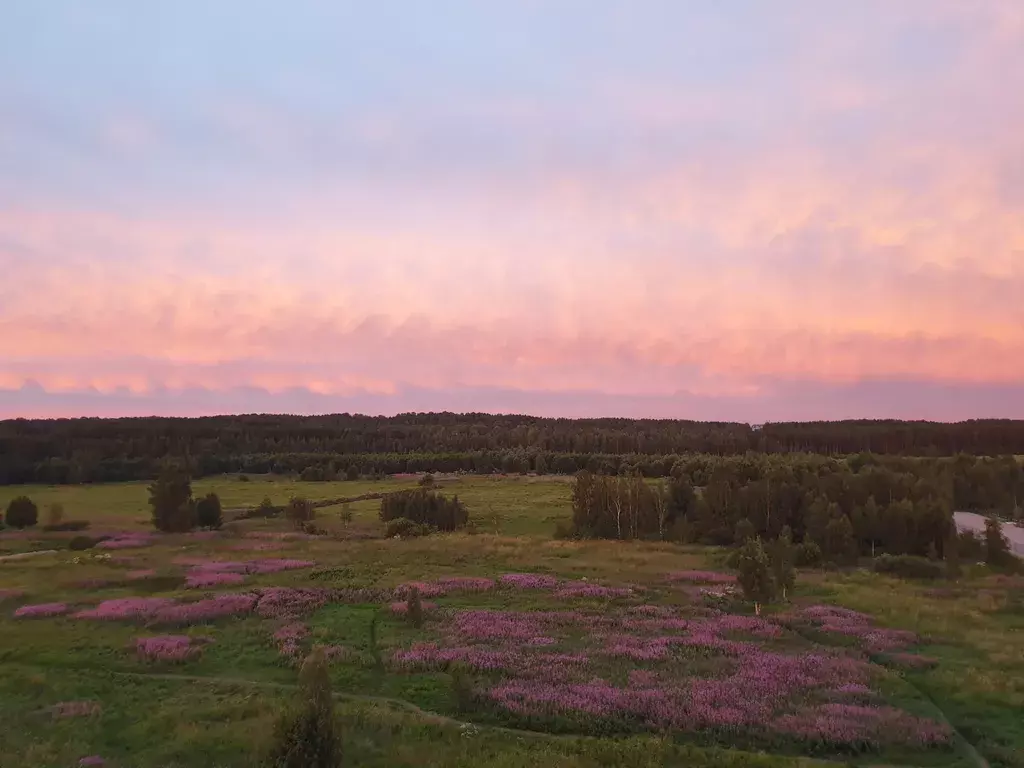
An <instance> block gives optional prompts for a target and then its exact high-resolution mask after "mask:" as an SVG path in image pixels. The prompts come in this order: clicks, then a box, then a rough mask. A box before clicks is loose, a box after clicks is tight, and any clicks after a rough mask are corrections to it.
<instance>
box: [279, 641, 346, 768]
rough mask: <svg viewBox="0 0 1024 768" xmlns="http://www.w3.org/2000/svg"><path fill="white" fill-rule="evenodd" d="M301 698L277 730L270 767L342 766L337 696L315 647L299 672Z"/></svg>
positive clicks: (326, 767)
mask: <svg viewBox="0 0 1024 768" xmlns="http://www.w3.org/2000/svg"><path fill="white" fill-rule="evenodd" d="M299 684H300V686H301V692H300V695H299V699H298V701H296V702H295V704H294V705H293V706H292V707H291V709H290V710H289V711H287V712H285V713H284V714H283V715H282V717H281V718H280V720H279V721H278V723H277V725H276V727H275V729H274V736H273V742H272V746H271V748H270V754H269V757H268V760H267V765H268V767H270V768H338V766H340V765H341V744H340V741H339V739H338V735H337V733H336V732H335V728H334V699H333V696H332V693H331V679H330V676H329V675H328V671H327V662H326V660H325V658H324V655H323V652H322V651H320V650H315V651H313V653H311V654H310V655H309V656H308V657H307V658H306V660H305V661H304V662H303V663H302V669H301V671H300V672H299Z"/></svg>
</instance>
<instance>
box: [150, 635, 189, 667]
mask: <svg viewBox="0 0 1024 768" xmlns="http://www.w3.org/2000/svg"><path fill="white" fill-rule="evenodd" d="M199 650H200V649H199V647H198V646H196V645H193V643H192V638H190V637H188V636H187V635H158V636H156V637H139V638H136V640H135V652H136V653H137V654H138V656H139V658H140V659H142V660H143V661H170V662H179V661H187V660H188V659H190V658H191V657H193V656H195V655H196V654H197V653H199Z"/></svg>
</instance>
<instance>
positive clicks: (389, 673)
mask: <svg viewBox="0 0 1024 768" xmlns="http://www.w3.org/2000/svg"><path fill="white" fill-rule="evenodd" d="M172 480H173V473H168V474H166V475H163V476H162V478H161V479H157V480H156V481H154V482H152V483H143V482H134V483H117V484H102V485H84V486H52V487H51V486H18V487H11V488H6V489H0V508H3V509H7V507H8V506H9V504H10V503H11V502H13V501H14V500H15V499H16V498H18V497H27V498H28V499H30V500H31V501H32V503H33V504H34V505H36V507H37V508H38V509H39V510H47V509H49V508H50V507H51V506H52V505H54V504H59V505H61V510H62V514H61V519H62V520H64V521H66V520H76V521H87V522H88V526H89V527H88V529H87V530H84V531H82V530H54V529H52V526H49V525H46V524H45V523H46V515H45V514H43V515H41V516H40V520H39V521H38V523H37V524H36V525H34V526H26V527H23V528H8V529H6V530H4V531H2V532H0V555H2V556H4V557H5V559H4V560H3V561H0V599H2V602H0V633H2V636H3V638H4V641H3V643H2V646H0V664H2V667H3V671H4V675H3V676H2V678H0V721H2V722H3V723H4V728H3V730H2V734H3V735H2V737H0V738H2V742H0V753H2V755H3V765H4V766H5V768H6V766H12V767H13V768H22V767H26V768H27V766H32V767H33V768H36V767H37V766H54V767H56V766H71V765H76V764H82V765H89V764H101V763H99V762H97V761H100V760H102V761H104V763H105V764H106V765H108V766H140V767H143V768H144V767H145V766H162V767H166V766H199V765H202V766H212V765H216V766H252V765H258V764H267V765H298V764H300V763H298V762H295V760H307V763H308V764H324V765H327V764H341V765H360V766H366V765H369V766H373V765H380V766H402V765H408V766H413V765H437V766H442V765H443V766H452V765H456V766H457V765H465V766H469V765H473V766H478V765H494V766H520V765H522V766H526V765H537V764H544V765H555V766H598V765H640V766H644V765H679V766H684V765H686V766H692V765H697V766H700V765H736V766H747V765H749V766H770V765H779V766H783V765H804V764H807V765H810V764H812V763H815V762H819V761H823V764H824V763H828V762H835V761H840V762H843V763H854V764H863V765H880V764H889V765H896V764H900V765H936V766H938V765H942V766H981V765H983V764H984V763H983V762H982V761H987V763H988V764H989V765H992V766H998V767H1003V766H1005V767H1007V768H1020V767H1021V766H1024V726H1022V722H1021V719H1020V717H1019V713H1020V711H1022V709H1024V648H1022V646H1021V643H1020V642H1019V635H1020V633H1021V630H1022V629H1024V610H1022V608H1024V580H1022V577H1021V576H1019V575H1015V574H1013V573H1012V571H1013V562H1015V561H1012V560H999V562H993V563H992V564H991V565H989V564H985V563H984V562H979V561H983V560H984V558H985V553H986V551H987V549H986V547H987V544H986V542H983V541H978V540H976V541H975V544H976V545H977V546H979V547H980V549H979V550H978V551H977V552H976V553H972V554H971V555H968V554H967V553H964V552H962V550H961V548H960V547H955V548H954V550H947V553H948V552H949V551H956V552H957V553H958V554H957V567H956V569H955V572H954V571H953V570H951V569H950V568H949V567H948V562H947V561H946V560H943V559H942V557H941V556H940V555H941V554H942V553H939V552H935V551H932V552H931V553H930V554H931V556H932V559H929V553H928V552H925V553H924V554H922V555H913V554H905V553H904V554H900V553H896V552H895V548H894V553H890V554H889V555H888V557H890V558H898V557H905V558H906V557H910V558H914V557H917V558H918V560H912V561H910V562H911V565H910V566H896V565H893V564H892V563H891V562H889V561H885V560H882V558H881V554H880V552H881V549H882V547H880V541H876V542H875V549H876V550H878V551H876V553H875V555H876V556H875V557H874V558H872V557H871V547H870V546H869V545H870V543H871V542H868V541H860V542H859V543H856V542H857V539H858V537H857V536H854V540H855V543H856V546H855V548H854V549H853V550H852V551H847V552H846V553H845V554H846V555H847V557H845V558H844V557H830V556H829V553H830V552H831V551H832V550H831V549H830V547H829V545H827V544H826V541H827V540H828V539H829V537H828V536H823V540H822V545H823V552H824V553H825V554H823V557H822V561H821V562H820V563H818V564H815V565H813V566H811V567H806V566H805V567H797V568H795V569H794V566H795V565H796V564H797V563H799V562H801V560H800V556H799V548H800V546H801V545H802V544H803V543H804V541H803V539H804V538H805V537H807V530H806V529H807V526H806V524H804V526H803V527H802V528H798V527H797V526H790V525H789V523H791V522H795V520H789V521H786V522H784V523H783V524H782V525H781V526H780V527H779V528H778V529H777V530H776V529H775V528H774V527H768V526H766V525H765V522H766V521H765V520H764V519H762V518H758V517H757V516H751V515H750V514H749V513H748V512H744V511H743V508H742V506H740V507H739V508H738V509H737V510H734V511H731V512H729V519H728V525H729V526H731V528H730V531H729V535H728V537H725V536H724V535H723V536H722V538H721V540H720V541H717V542H716V541H714V540H712V539H710V538H709V537H708V536H707V535H706V534H705V533H701V534H700V535H692V534H691V535H686V536H676V535H669V534H668V531H669V530H671V529H672V528H673V527H675V526H674V523H675V521H673V524H672V525H664V523H666V522H668V521H667V520H662V523H663V524H662V525H661V526H660V527H659V526H658V525H657V522H656V518H648V517H646V513H643V514H637V515H635V518H636V521H637V523H636V525H637V528H636V531H635V533H636V535H635V536H633V535H626V534H625V533H621V534H620V530H621V529H620V527H619V525H615V526H611V524H610V523H609V522H608V520H612V519H613V517H614V515H615V512H616V510H617V509H618V507H619V501H621V503H622V507H623V509H624V510H626V511H627V512H628V510H629V509H630V506H629V505H630V503H631V501H630V500H631V499H634V498H635V499H646V500H648V501H649V502H650V504H652V505H653V506H652V508H653V509H654V510H655V511H657V510H658V509H661V507H659V506H658V505H659V504H661V502H660V501H652V500H651V499H653V498H654V497H655V496H657V497H660V498H661V499H662V500H663V501H664V505H665V506H664V510H663V514H667V511H666V510H668V509H669V507H671V506H672V505H673V504H678V502H679V500H680V499H685V501H686V504H685V505H684V506H682V507H680V506H678V505H677V506H676V507H675V509H676V511H677V512H678V513H679V514H680V515H681V516H680V517H679V519H680V520H683V521H689V524H690V529H691V530H693V526H698V530H701V529H699V526H700V524H701V523H700V521H701V520H702V519H703V518H702V517H701V516H702V515H705V514H706V510H703V509H702V511H700V513H699V514H697V513H696V512H695V511H694V510H696V509H698V508H700V504H701V503H709V502H706V501H705V499H706V497H707V496H708V491H707V484H704V485H700V484H694V483H692V476H691V475H685V476H682V475H680V476H678V477H676V478H673V480H672V482H669V481H661V482H659V481H657V480H645V481H642V482H640V484H639V485H637V483H636V481H635V480H630V479H629V477H628V476H626V477H625V479H622V480H619V479H615V478H613V479H611V480H608V481H603V480H602V481H601V482H606V483H608V486H607V488H606V489H605V490H606V491H607V492H608V493H609V494H610V495H607V496H605V497H604V499H605V500H604V501H603V502H602V503H601V504H600V505H595V506H594V507H593V508H592V509H590V510H589V512H588V514H590V516H584V517H583V519H585V520H591V521H593V520H598V522H600V526H603V527H601V530H600V531H598V530H597V528H596V527H591V528H589V529H586V530H584V529H583V528H580V527H579V522H580V519H581V515H582V512H581V499H583V498H591V499H593V498H594V494H589V496H588V495H587V494H585V493H584V492H583V491H582V490H581V485H580V480H574V479H572V478H566V477H529V476H511V477H497V476H494V477H478V476H473V475H468V476H447V475H438V476H437V477H436V478H434V479H433V482H428V483H424V481H423V478H421V477H412V476H408V477H398V478H389V479H385V480H377V481H373V480H338V481H334V482H325V481H305V482H304V481H301V480H288V479H284V478H280V477H272V476H254V475H251V476H248V477H247V478H246V479H241V478H239V477H238V476H237V475H232V476H218V477H205V478H202V479H198V480H195V481H192V482H190V483H189V487H188V491H187V493H185V491H184V490H183V489H182V488H181V487H179V486H175V485H174V484H173V483H172V482H171V481H172ZM181 480H182V477H181V476H179V478H178V482H179V484H180V481H181ZM582 482H583V483H584V484H585V483H587V482H591V483H593V482H594V481H593V480H592V479H587V478H585V477H584V479H583V481H582ZM168 483H170V485H169V486H168V485H167V484H168ZM673 483H677V484H678V485H676V486H675V490H673ZM688 487H691V488H692V496H691V495H690V494H689V493H686V492H685V489H686V488H688ZM614 489H623V493H624V494H626V495H624V496H623V497H622V498H619V497H617V496H616V493H617V491H616V490H614ZM626 489H629V490H626ZM681 489H682V490H681ZM713 493H714V492H712V494H711V495H712V496H713ZM673 494H675V496H673ZM211 495H215V497H216V499H217V501H218V502H219V507H217V509H218V510H219V511H220V512H221V518H220V521H219V522H220V525H219V526H218V525H217V524H216V516H214V515H213V512H212V509H213V508H214V507H215V506H216V505H214V503H213V500H212V497H211ZM186 496H187V497H188V499H191V501H190V502H189V501H187V500H186V499H185V497H186ZM382 496H383V498H381V497H382ZM456 497H457V498H458V502H457V504H458V506H457V507H455V506H454V499H455V498H456ZM355 498H361V500H357V501H348V502H346V501H344V500H345V499H355ZM428 498H443V499H445V500H446V503H445V504H441V503H440V502H439V501H436V502H427V501H425V500H426V499H428ZM673 498H675V499H676V501H675V502H673ZM922 498H928V496H927V495H924V496H922ZM174 499H177V500H178V501H177V503H176V504H175V503H171V502H170V501H167V500H174ZM395 499H400V500H403V501H395ZM735 499H736V497H734V501H735ZM264 500H268V501H269V503H268V504H265V505H263V508H264V511H265V514H262V515H257V514H253V510H255V509H257V508H259V507H260V506H261V503H262V502H264ZM295 500H299V501H302V502H305V503H304V504H302V505H301V506H302V508H303V510H304V511H303V519H302V520H301V521H299V522H300V523H301V524H297V523H296V520H295V519H294V516H293V515H291V514H289V513H288V511H287V510H289V509H290V508H292V507H293V505H294V502H295ZM321 500H327V501H329V502H336V503H332V504H330V505H327V506H321V505H318V502H320V501H321ZM410 500H411V501H410ZM645 503H646V502H645ZM830 503H832V502H830ZM834 503H836V504H837V505H838V506H839V509H840V512H839V514H841V515H842V516H843V518H844V519H847V520H848V519H849V518H848V516H847V515H846V514H845V512H843V509H842V504H841V502H840V501H836V502H834ZM20 504H21V506H22V507H24V503H23V502H20ZM637 504H638V505H639V504H640V502H639V501H637ZM813 504H814V501H813V500H812V501H811V502H810V503H809V504H808V506H807V509H810V507H811V506H813ZM161 505H164V507H163V508H164V509H165V511H167V510H170V513H171V515H170V516H171V517H174V515H176V514H179V513H181V514H185V515H186V519H187V520H188V525H187V526H186V525H183V526H181V527H182V528H183V529H182V530H177V529H178V528H179V526H178V525H172V526H171V528H172V530H170V531H168V532H164V531H161V530H159V529H158V528H157V527H156V526H154V522H155V521H156V520H157V519H159V516H156V517H155V514H156V512H157V510H158V509H160V508H161ZM396 505H398V506H401V507H402V510H404V511H397V510H398V507H397V506H396ZM734 506H735V505H722V507H721V508H722V509H723V510H726V509H730V510H731V509H733V507H734ZM912 506H914V505H912ZM924 506H927V505H924ZM201 508H202V509H204V510H205V511H204V516H203V518H202V520H203V521H205V522H204V523H203V524H202V525H200V522H201V521H200V516H199V514H198V512H199V510H200V509H201ZM636 509H639V506H637V507H636ZM182 510H185V512H184V513H183V512H182ZM389 510H390V511H389ZM409 510H415V511H414V512H410V511H409ZM453 511H457V512H458V514H459V515H461V514H463V513H464V514H465V516H466V520H465V521H464V523H463V522H462V521H461V517H458V519H457V522H458V524H457V525H454V526H453V525H447V524H446V525H439V524H437V523H438V521H450V520H452V519H453V518H452V517H451V513H452V512H453ZM832 511H833V512H835V510H832ZM382 513H383V514H382ZM591 513H592V514H591ZM409 514H413V515H414V516H418V517H419V519H418V520H415V521H414V523H415V524H416V525H423V526H425V527H427V528H429V530H428V531H426V533H428V535H422V536H421V535H402V534H401V533H399V534H397V535H392V536H387V535H386V534H387V533H388V525H389V524H390V523H393V522H394V520H395V519H409V518H408V517H406V516H407V515H409ZM740 514H742V515H743V516H740ZM190 515H194V516H190ZM431 515H436V516H439V517H436V518H432V517H431ZM593 515H597V516H598V517H597V518H595V517H594V516H593ZM609 515H611V516H612V517H608V516H609ZM602 516H603V517H602ZM606 518H607V519H606ZM621 519H622V517H621V514H620V517H619V520H620V521H621ZM626 519H627V520H629V519H630V518H629V517H628V515H627V518H626ZM648 519H650V520H651V521H653V522H651V523H648V522H644V521H646V520H648ZM57 522H58V525H59V523H60V521H57ZM779 522H783V521H779ZM774 524H775V521H774V519H773V523H772V526H774ZM600 526H598V527H600ZM452 527H454V528H455V530H452V531H443V530H440V529H443V528H452ZM719 527H721V528H722V529H723V530H724V529H725V528H726V527H728V526H727V525H726V521H725V520H724V519H723V521H722V522H721V526H719V525H718V523H717V522H716V524H715V526H714V527H713V528H709V529H708V530H718V529H719ZM827 527H828V524H827V523H826V525H825V528H827ZM44 528H50V530H44ZM627 529H628V526H627ZM599 533H600V534H601V535H608V536H610V537H611V538H610V539H605V538H596V536H597V535H598V534H599ZM627 533H628V530H627ZM716 535H717V534H716ZM83 539H84V543H83V542H82V540H83ZM76 541H78V542H79V544H78V545H77V546H76V547H72V544H73V542H76ZM939 543H942V542H939ZM734 545H735V546H734ZM840 549H841V548H840ZM47 550H50V552H49V553H46V551H47ZM29 552H43V553H42V554H36V555H32V556H29V557H18V555H24V554H25V553H29ZM840 554H843V552H842V551H840ZM961 554H962V555H963V556H960V555H961ZM11 555H14V556H16V557H14V558H13V559H11V558H10V556H11ZM936 557H937V560H938V562H939V566H938V567H933V568H931V569H929V568H927V567H925V568H921V567H920V562H922V561H923V562H924V563H934V562H936ZM999 557H1005V555H1000V556H999ZM880 560H881V561H882V563H883V565H882V566H881V567H876V564H877V562H878V561H880ZM829 561H831V562H829ZM300 670H304V671H303V672H302V674H300ZM325 691H326V693H325ZM325 697H326V698H325ZM325 723H326V724H327V725H325ZM303 734H305V735H303ZM297 745H298V746H297ZM303 750H307V751H303ZM308 750H311V751H308ZM328 754H329V755H331V756H332V757H330V758H329V759H330V760H335V761H340V763H338V762H335V763H330V762H324V763H314V762H310V761H313V760H314V759H315V760H321V759H324V760H328V758H326V757H323V756H324V755H328ZM296 755H298V756H299V757H296ZM310 755H315V756H317V757H315V758H313V757H310ZM303 756H305V757H303ZM83 760H92V761H93V762H91V763H90V762H80V761H83ZM289 760H292V762H288V761H289Z"/></svg>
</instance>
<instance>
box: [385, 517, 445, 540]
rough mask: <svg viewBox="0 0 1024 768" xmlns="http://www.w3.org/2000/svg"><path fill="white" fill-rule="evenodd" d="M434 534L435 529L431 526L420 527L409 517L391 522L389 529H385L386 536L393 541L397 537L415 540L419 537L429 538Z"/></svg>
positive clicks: (388, 525) (389, 522)
mask: <svg viewBox="0 0 1024 768" xmlns="http://www.w3.org/2000/svg"><path fill="white" fill-rule="evenodd" d="M432 532H433V529H432V528H431V527H430V526H429V525H420V524H419V523H415V522H413V521H412V520H410V519H409V518H407V517H399V518H397V519H395V520H389V521H388V524H387V527H386V528H385V529H384V535H385V536H386V537H387V538H389V539H393V538H395V537H396V536H398V537H400V538H403V539H413V538H416V537H418V536H429V535H430V534H431V533H432Z"/></svg>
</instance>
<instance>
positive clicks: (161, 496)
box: [149, 464, 195, 533]
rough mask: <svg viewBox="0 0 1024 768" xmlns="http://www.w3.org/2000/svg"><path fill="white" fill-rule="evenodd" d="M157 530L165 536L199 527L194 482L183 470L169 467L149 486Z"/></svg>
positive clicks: (173, 466)
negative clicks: (196, 521) (196, 517)
mask: <svg viewBox="0 0 1024 768" xmlns="http://www.w3.org/2000/svg"><path fill="white" fill-rule="evenodd" d="M149 505H150V506H151V507H152V508H153V527H154V528H156V529H157V530H158V531H163V532H164V533H182V532H184V531H191V530H192V528H194V527H195V505H194V504H193V502H192V481H191V479H190V478H189V476H188V472H186V471H185V470H184V469H183V468H182V467H180V466H178V465H176V464H166V465H165V466H164V468H163V469H162V470H161V471H160V475H159V476H158V477H157V479H156V480H155V481H154V482H153V484H152V485H150V486H149Z"/></svg>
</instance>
